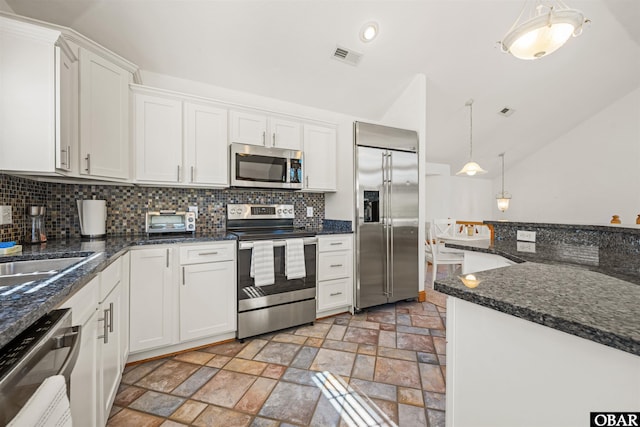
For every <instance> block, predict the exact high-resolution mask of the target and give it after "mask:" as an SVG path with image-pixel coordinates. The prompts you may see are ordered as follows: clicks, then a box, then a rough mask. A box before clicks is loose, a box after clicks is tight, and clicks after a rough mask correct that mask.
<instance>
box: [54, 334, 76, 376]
mask: <svg viewBox="0 0 640 427" xmlns="http://www.w3.org/2000/svg"><path fill="white" fill-rule="evenodd" d="M69 331H70V332H67V333H65V334H63V335H59V336H57V337H55V338H54V339H55V340H56V345H55V348H63V347H70V350H69V354H67V357H66V359H65V360H64V362H63V363H62V366H61V367H60V370H59V371H58V375H62V376H64V378H65V380H68V379H69V378H70V377H71V372H72V371H73V368H74V366H75V364H76V361H77V360H78V354H80V346H81V342H82V326H80V325H78V326H72V327H70V328H69Z"/></svg>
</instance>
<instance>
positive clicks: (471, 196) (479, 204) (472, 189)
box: [445, 175, 496, 221]
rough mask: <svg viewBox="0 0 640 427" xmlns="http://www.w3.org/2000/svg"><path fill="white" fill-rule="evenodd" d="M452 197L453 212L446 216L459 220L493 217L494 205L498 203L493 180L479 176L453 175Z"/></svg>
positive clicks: (451, 183)
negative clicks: (493, 188)
mask: <svg viewBox="0 0 640 427" xmlns="http://www.w3.org/2000/svg"><path fill="white" fill-rule="evenodd" d="M450 178H451V181H450V188H451V190H450V191H451V192H450V194H451V198H450V199H449V207H450V212H451V214H450V215H448V216H446V217H445V218H447V217H449V218H453V219H455V220H457V221H483V220H487V219H490V218H493V205H495V204H496V199H495V194H493V191H492V186H493V182H492V181H491V180H490V179H484V178H478V177H473V178H469V177H461V176H455V175H453V176H451V177H450Z"/></svg>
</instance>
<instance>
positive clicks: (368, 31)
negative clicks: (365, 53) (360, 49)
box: [360, 21, 378, 43]
mask: <svg viewBox="0 0 640 427" xmlns="http://www.w3.org/2000/svg"><path fill="white" fill-rule="evenodd" d="M377 36H378V23H377V22H373V21H372V22H367V23H366V24H364V25H363V26H362V28H361V29H360V40H362V41H363V42H365V43H369V42H370V41H373V39H375V38H376V37H377Z"/></svg>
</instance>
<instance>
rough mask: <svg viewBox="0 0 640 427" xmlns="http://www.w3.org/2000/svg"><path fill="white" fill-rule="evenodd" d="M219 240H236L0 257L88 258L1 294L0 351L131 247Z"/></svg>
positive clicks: (126, 241)
mask: <svg viewBox="0 0 640 427" xmlns="http://www.w3.org/2000/svg"><path fill="white" fill-rule="evenodd" d="M310 231H312V232H315V233H316V234H317V235H328V234H350V233H351V231H345V230H344V229H338V228H332V227H323V229H311V230H310ZM221 240H235V236H233V235H232V234H228V233H226V232H213V233H195V234H191V233H189V234H175V235H171V234H168V235H147V234H143V235H125V236H109V237H108V238H106V239H104V240H93V241H83V240H80V239H74V240H58V241H55V240H52V241H49V242H47V243H45V244H42V245H23V250H22V253H20V254H16V255H8V256H0V262H10V261H21V260H31V259H47V258H67V257H77V256H86V257H87V258H86V260H85V261H83V264H81V265H79V264H76V265H75V266H72V267H71V268H70V269H68V270H65V271H61V272H60V273H59V274H56V275H54V276H52V277H50V278H48V279H45V280H39V281H37V282H34V283H33V284H31V285H28V286H26V287H24V288H22V289H20V291H16V292H14V293H11V294H7V295H3V293H6V292H7V291H8V290H9V289H4V290H0V348H1V347H3V346H4V345H5V344H7V343H8V342H9V341H11V340H12V339H13V338H14V337H16V336H17V335H18V334H19V333H20V332H22V331H23V330H25V329H26V328H27V327H28V326H29V325H31V324H32V323H33V322H35V321H36V320H37V319H39V318H40V317H42V316H43V315H45V314H46V313H48V312H49V311H51V310H53V309H55V308H56V307H57V306H59V305H60V304H61V303H62V302H63V301H65V300H66V299H67V298H68V297H69V296H70V295H72V294H74V293H75V292H76V291H77V290H78V289H80V288H82V287H83V286H84V285H85V284H86V283H88V282H89V281H90V280H91V279H92V278H93V277H95V276H96V275H97V274H98V273H99V272H100V271H102V270H104V269H105V268H106V267H107V266H108V265H109V264H110V263H111V262H112V261H113V260H115V259H116V258H117V257H118V256H120V255H122V254H124V253H125V252H126V251H127V250H128V249H129V248H131V247H134V246H143V245H167V244H176V243H182V244H185V243H200V242H202V243H206V242H213V241H221ZM74 267H75V268H74ZM36 287H37V291H34V292H31V293H29V291H30V290H31V289H34V288H36Z"/></svg>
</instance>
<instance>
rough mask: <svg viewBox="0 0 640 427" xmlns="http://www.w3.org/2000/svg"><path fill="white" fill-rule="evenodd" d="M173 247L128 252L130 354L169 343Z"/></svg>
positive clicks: (170, 334) (173, 287)
mask: <svg viewBox="0 0 640 427" xmlns="http://www.w3.org/2000/svg"><path fill="white" fill-rule="evenodd" d="M172 258H173V248H168V247H163V248H150V249H136V250H132V251H131V270H130V275H129V277H130V290H129V304H130V308H129V313H130V316H129V350H130V351H131V353H135V352H137V351H142V350H148V349H151V348H155V347H162V346H166V345H169V344H171V342H172V341H173V336H172V310H171V307H172V304H173V303H174V301H175V298H174V295H173V294H174V290H175V286H173V267H172Z"/></svg>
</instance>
